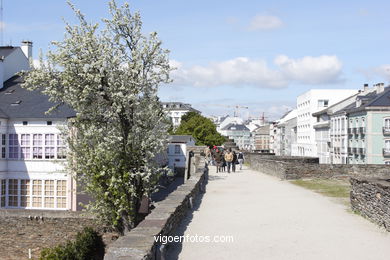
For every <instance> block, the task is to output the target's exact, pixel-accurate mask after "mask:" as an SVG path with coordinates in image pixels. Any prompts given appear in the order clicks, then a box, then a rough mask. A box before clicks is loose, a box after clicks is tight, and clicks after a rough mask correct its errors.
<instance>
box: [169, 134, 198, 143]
mask: <svg viewBox="0 0 390 260" xmlns="http://www.w3.org/2000/svg"><path fill="white" fill-rule="evenodd" d="M168 140H169V142H170V143H188V142H191V141H195V139H194V138H193V137H192V135H170V136H169V138H168Z"/></svg>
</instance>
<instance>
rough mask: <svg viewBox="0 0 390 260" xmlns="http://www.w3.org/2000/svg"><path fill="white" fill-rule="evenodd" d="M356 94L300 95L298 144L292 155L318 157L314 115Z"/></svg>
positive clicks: (316, 91) (322, 92) (341, 91)
mask: <svg viewBox="0 0 390 260" xmlns="http://www.w3.org/2000/svg"><path fill="white" fill-rule="evenodd" d="M356 92H357V91H356V90H352V89H312V90H309V91H307V92H306V93H304V94H302V95H300V96H299V97H298V98H297V143H296V144H294V145H293V147H292V155H294V156H310V157H317V156H318V154H317V143H316V138H315V129H314V124H315V123H316V118H314V117H313V116H312V114H313V113H315V112H318V111H320V110H323V109H325V108H327V107H329V106H331V105H333V104H335V103H337V102H339V101H341V100H343V99H345V98H347V97H349V96H351V95H354V94H356Z"/></svg>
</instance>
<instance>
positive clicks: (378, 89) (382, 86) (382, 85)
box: [375, 83, 385, 94]
mask: <svg viewBox="0 0 390 260" xmlns="http://www.w3.org/2000/svg"><path fill="white" fill-rule="evenodd" d="M375 87H376V93H377V94H379V93H382V92H383V91H384V90H385V83H378V84H376V85H375Z"/></svg>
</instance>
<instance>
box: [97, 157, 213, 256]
mask: <svg viewBox="0 0 390 260" xmlns="http://www.w3.org/2000/svg"><path fill="white" fill-rule="evenodd" d="M194 162H196V165H195V167H191V169H193V170H191V171H192V172H191V174H190V176H191V177H190V178H189V179H188V180H187V181H186V183H185V184H183V185H181V186H179V187H178V188H177V190H175V191H174V192H172V193H171V194H170V195H169V196H168V197H167V198H166V199H165V200H163V201H161V202H159V203H158V204H157V205H155V206H156V208H155V209H153V210H152V212H151V213H150V214H149V215H148V216H147V217H146V218H145V220H143V221H142V222H141V223H140V224H139V225H138V226H137V227H136V228H134V229H132V230H131V231H130V232H129V233H127V234H126V235H124V236H123V237H120V238H119V239H118V240H117V241H115V242H114V243H112V244H111V245H110V246H109V248H108V250H107V251H106V252H107V253H106V255H105V256H104V259H105V260H114V259H115V260H116V259H137V260H138V259H158V258H160V250H159V249H160V246H161V244H159V243H158V242H156V241H155V239H154V236H158V235H161V236H168V235H171V234H172V233H173V231H174V230H175V229H176V228H177V227H178V225H179V224H180V223H181V221H182V220H183V219H184V217H185V216H186V214H187V212H188V211H189V210H191V208H190V205H192V200H195V198H196V197H197V196H198V194H200V193H201V192H204V190H205V185H206V183H207V179H208V169H207V167H205V166H204V165H205V161H204V158H203V156H200V154H199V153H197V152H196V151H195V160H194Z"/></svg>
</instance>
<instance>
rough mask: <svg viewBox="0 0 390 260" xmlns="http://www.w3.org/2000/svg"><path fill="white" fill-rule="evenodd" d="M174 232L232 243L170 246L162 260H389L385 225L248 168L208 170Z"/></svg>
mask: <svg viewBox="0 0 390 260" xmlns="http://www.w3.org/2000/svg"><path fill="white" fill-rule="evenodd" d="M177 235H184V236H186V237H187V239H192V240H193V241H195V239H198V241H200V239H206V237H205V236H209V239H210V240H213V239H214V238H215V239H219V240H221V239H225V240H229V239H230V238H231V237H232V238H233V242H225V243H211V242H209V243H206V242H203V243H201V242H184V243H182V244H180V243H176V244H171V246H169V247H168V255H167V259H177V258H178V259H184V260H191V259H202V260H206V259H213V260H215V259H267V260H269V259H271V260H272V259H300V260H301V259H310V260H312V259H353V260H357V259H390V234H389V233H387V232H386V231H384V230H383V229H381V228H379V227H377V226H376V225H375V224H373V223H371V222H369V221H368V220H366V219H364V218H363V217H361V216H358V215H356V214H353V213H351V212H350V211H348V209H347V208H346V206H344V205H342V204H338V203H335V202H334V201H332V199H330V198H328V197H324V196H322V195H320V194H317V193H315V192H312V191H310V190H306V189H304V188H301V187H298V186H295V185H293V184H291V183H289V182H288V181H282V180H279V179H277V178H275V177H272V176H268V175H265V174H262V173H259V172H255V171H252V170H250V169H248V168H244V169H243V170H242V171H238V172H236V173H231V174H227V173H218V174H216V173H215V167H211V169H210V180H209V183H208V185H207V192H206V193H205V194H204V195H203V197H202V198H201V199H200V200H198V201H197V202H196V204H195V209H194V211H193V212H192V214H189V215H188V216H187V218H186V219H185V221H184V222H183V224H182V225H181V226H180V228H179V229H178V230H177ZM196 235H197V236H198V238H196V237H195V236H196ZM225 235H226V237H221V236H225ZM190 236H191V237H190ZM200 236H202V238H201V237H200ZM214 236H216V237H214Z"/></svg>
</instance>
